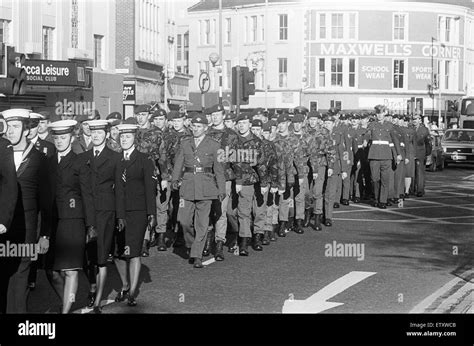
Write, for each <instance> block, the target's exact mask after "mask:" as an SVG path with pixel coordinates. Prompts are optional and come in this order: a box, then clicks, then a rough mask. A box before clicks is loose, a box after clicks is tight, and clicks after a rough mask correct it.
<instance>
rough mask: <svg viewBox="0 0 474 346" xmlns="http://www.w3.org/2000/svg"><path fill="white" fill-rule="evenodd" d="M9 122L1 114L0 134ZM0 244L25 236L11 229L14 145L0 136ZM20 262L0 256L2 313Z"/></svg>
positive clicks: (14, 190) (15, 192) (14, 191)
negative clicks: (11, 281) (13, 276)
mask: <svg viewBox="0 0 474 346" xmlns="http://www.w3.org/2000/svg"><path fill="white" fill-rule="evenodd" d="M6 128H7V124H6V122H5V120H4V119H3V116H2V115H0V134H2V133H4V132H6ZM0 157H1V158H2V159H1V160H0V191H1V193H0V205H1V206H2V207H1V208H0V244H2V245H4V246H5V245H6V244H7V241H9V242H10V241H13V242H15V241H16V240H17V239H21V237H22V236H23V237H24V234H21V232H18V231H16V230H15V229H11V228H10V225H11V222H12V220H13V216H14V212H15V209H16V202H17V196H18V184H17V178H16V169H15V160H14V155H13V145H12V144H11V143H10V142H9V141H8V140H7V139H5V138H3V137H2V136H0ZM19 264H20V262H19V259H18V258H13V257H10V258H8V257H0V267H1V268H2V270H1V273H0V314H4V313H6V311H7V297H8V284H9V281H10V277H11V276H12V275H13V274H14V273H15V272H16V270H17V268H18V266H19Z"/></svg>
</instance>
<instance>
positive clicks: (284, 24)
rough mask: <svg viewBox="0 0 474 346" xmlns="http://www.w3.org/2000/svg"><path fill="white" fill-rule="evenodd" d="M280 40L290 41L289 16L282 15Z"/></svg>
mask: <svg viewBox="0 0 474 346" xmlns="http://www.w3.org/2000/svg"><path fill="white" fill-rule="evenodd" d="M279 17H280V40H288V15H287V14H280V15H279Z"/></svg>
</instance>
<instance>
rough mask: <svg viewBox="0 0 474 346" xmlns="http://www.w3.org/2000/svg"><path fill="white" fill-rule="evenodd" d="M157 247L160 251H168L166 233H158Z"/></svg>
mask: <svg viewBox="0 0 474 346" xmlns="http://www.w3.org/2000/svg"><path fill="white" fill-rule="evenodd" d="M156 248H157V250H158V251H166V242H165V234H164V233H158V236H157V237H156Z"/></svg>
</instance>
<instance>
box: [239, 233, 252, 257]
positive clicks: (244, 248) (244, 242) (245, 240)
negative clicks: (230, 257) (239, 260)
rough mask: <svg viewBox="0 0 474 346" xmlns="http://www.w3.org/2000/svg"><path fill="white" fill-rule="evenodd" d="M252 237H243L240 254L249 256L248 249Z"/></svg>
mask: <svg viewBox="0 0 474 346" xmlns="http://www.w3.org/2000/svg"><path fill="white" fill-rule="evenodd" d="M249 239H250V238H247V237H243V238H242V241H241V242H240V248H239V256H248V255H249V251H248V249H247V246H248V242H249Z"/></svg>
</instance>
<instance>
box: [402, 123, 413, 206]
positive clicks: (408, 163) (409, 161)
mask: <svg viewBox="0 0 474 346" xmlns="http://www.w3.org/2000/svg"><path fill="white" fill-rule="evenodd" d="M402 130H403V131H404V133H405V137H406V139H405V151H406V157H405V198H408V197H409V195H410V186H411V182H412V179H413V178H414V177H415V128H414V127H413V125H412V124H410V117H408V116H406V117H405V119H404V121H403V127H402Z"/></svg>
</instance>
